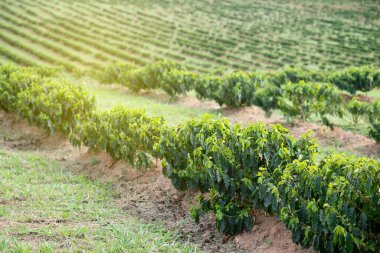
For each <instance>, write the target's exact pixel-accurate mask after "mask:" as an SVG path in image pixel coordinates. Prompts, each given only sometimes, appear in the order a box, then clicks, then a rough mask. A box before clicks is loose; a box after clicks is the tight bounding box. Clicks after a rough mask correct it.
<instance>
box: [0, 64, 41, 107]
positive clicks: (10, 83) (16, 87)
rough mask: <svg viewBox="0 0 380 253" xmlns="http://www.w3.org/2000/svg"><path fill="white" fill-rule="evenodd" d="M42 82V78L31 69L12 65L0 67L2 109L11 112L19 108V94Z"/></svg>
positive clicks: (0, 104) (0, 102) (0, 100)
mask: <svg viewBox="0 0 380 253" xmlns="http://www.w3.org/2000/svg"><path fill="white" fill-rule="evenodd" d="M39 81H41V76H39V75H38V74H36V73H34V72H33V71H32V69H31V68H19V67H13V66H10V65H6V66H1V67H0V108H1V109H3V110H5V111H7V112H10V111H15V110H16V108H17V106H16V102H17V94H18V93H19V92H21V91H22V90H24V89H26V88H28V87H29V86H30V85H31V84H32V83H34V82H39Z"/></svg>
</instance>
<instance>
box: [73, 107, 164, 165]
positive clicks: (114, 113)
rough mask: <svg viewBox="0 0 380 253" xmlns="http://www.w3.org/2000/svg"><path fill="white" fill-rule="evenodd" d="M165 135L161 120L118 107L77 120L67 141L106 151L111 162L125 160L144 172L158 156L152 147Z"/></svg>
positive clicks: (75, 144) (140, 111)
mask: <svg viewBox="0 0 380 253" xmlns="http://www.w3.org/2000/svg"><path fill="white" fill-rule="evenodd" d="M165 131H166V123H165V122H164V120H163V118H159V117H149V116H147V115H146V113H145V111H143V110H127V109H125V108H124V107H121V106H117V107H115V108H112V109H111V110H110V111H105V112H102V113H94V114H93V115H92V117H91V118H90V119H86V118H82V117H80V118H78V119H77V124H76V128H75V129H74V130H73V132H72V133H71V135H70V141H71V143H72V144H73V145H74V146H80V145H81V144H82V143H83V144H84V145H85V146H87V147H89V148H91V149H101V150H105V151H106V152H107V153H109V154H110V155H111V156H112V157H113V158H115V159H123V160H126V161H128V162H129V163H130V164H131V165H132V166H134V167H136V168H147V167H149V166H150V165H151V162H152V157H153V156H157V155H156V153H155V152H154V149H153V146H154V144H155V143H156V142H157V140H158V138H159V137H160V136H161V135H162V134H163V132H165Z"/></svg>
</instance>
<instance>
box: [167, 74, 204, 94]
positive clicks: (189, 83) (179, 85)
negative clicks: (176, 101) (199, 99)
mask: <svg viewBox="0 0 380 253" xmlns="http://www.w3.org/2000/svg"><path fill="white" fill-rule="evenodd" d="M197 78H198V75H197V74H195V73H193V72H190V71H187V70H183V69H179V68H173V69H171V70H169V71H165V73H164V75H163V80H162V81H161V84H160V88H161V89H163V90H164V91H165V92H166V93H167V94H168V95H170V96H171V97H175V96H178V95H181V94H186V92H188V91H190V90H192V89H193V88H194V85H195V83H196V81H197Z"/></svg>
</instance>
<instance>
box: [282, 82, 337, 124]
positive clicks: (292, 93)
mask: <svg viewBox="0 0 380 253" xmlns="http://www.w3.org/2000/svg"><path fill="white" fill-rule="evenodd" d="M341 103H342V98H341V96H340V94H339V92H338V90H337V89H336V88H335V87H333V86H331V85H330V84H317V83H305V82H304V81H300V82H299V83H296V84H293V83H288V84H287V85H284V86H282V95H281V97H280V98H279V102H278V107H279V109H280V110H281V111H282V112H283V113H284V115H285V116H286V117H288V118H290V119H292V118H300V119H301V120H304V121H305V120H307V119H308V118H309V117H310V116H311V115H312V114H316V115H320V116H321V117H323V116H324V115H326V114H332V115H334V114H337V115H338V116H340V117H342V108H341Z"/></svg>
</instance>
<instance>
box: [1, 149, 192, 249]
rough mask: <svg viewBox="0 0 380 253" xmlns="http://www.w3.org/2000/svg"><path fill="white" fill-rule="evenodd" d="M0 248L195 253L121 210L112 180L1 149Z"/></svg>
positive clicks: (175, 238)
mask: <svg viewBox="0 0 380 253" xmlns="http://www.w3.org/2000/svg"><path fill="white" fill-rule="evenodd" d="M0 181H1V184H0V228H1V229H0V252H57V251H64V252H198V250H197V248H196V247H195V246H193V245H190V244H187V243H181V242H179V241H178V240H177V239H178V238H177V236H176V235H175V234H174V233H172V232H169V231H167V230H165V229H164V228H163V227H162V226H160V225H157V224H144V223H143V222H142V221H140V220H138V219H135V218H133V217H130V216H128V215H126V214H124V213H123V212H122V211H121V210H120V209H118V208H116V207H115V206H114V204H113V200H114V198H116V197H117V196H118V194H117V191H116V190H114V189H112V186H111V184H106V183H101V182H98V181H91V180H89V179H87V178H86V177H84V176H78V175H75V174H73V173H71V172H69V170H68V169H67V168H65V167H62V166H61V165H60V164H58V163H56V162H51V161H49V160H47V159H45V158H42V157H41V156H39V155H36V154H32V153H25V152H22V153H21V152H15V151H12V152H10V151H5V150H2V149H0Z"/></svg>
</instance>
